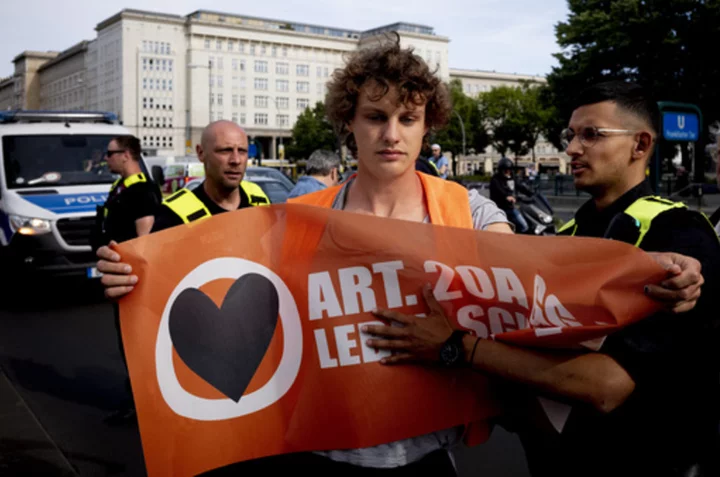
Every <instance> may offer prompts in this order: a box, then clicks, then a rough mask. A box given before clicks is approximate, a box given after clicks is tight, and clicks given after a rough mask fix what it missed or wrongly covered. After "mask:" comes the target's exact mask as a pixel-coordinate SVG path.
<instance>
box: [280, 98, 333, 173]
mask: <svg viewBox="0 0 720 477" xmlns="http://www.w3.org/2000/svg"><path fill="white" fill-rule="evenodd" d="M316 149H329V150H331V151H336V150H337V149H338V141H337V138H336V136H335V133H334V131H333V128H332V126H331V125H330V122H329V121H328V120H327V117H326V116H325V106H324V105H323V103H322V102H318V103H317V104H315V107H313V108H306V109H305V111H303V112H302V114H300V116H298V119H297V121H296V122H295V125H294V126H293V130H292V143H291V144H290V145H288V147H287V157H288V158H291V159H294V160H298V159H307V158H308V157H309V156H310V154H312V152H313V151H314V150H316Z"/></svg>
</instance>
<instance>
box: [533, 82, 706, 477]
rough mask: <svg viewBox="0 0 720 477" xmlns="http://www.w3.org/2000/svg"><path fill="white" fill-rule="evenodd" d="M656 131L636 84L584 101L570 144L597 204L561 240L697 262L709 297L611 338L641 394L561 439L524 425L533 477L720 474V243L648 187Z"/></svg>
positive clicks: (582, 417) (607, 351)
mask: <svg viewBox="0 0 720 477" xmlns="http://www.w3.org/2000/svg"><path fill="white" fill-rule="evenodd" d="M659 128H660V113H659V111H658V108H657V105H656V103H655V102H653V101H651V100H650V99H649V98H648V97H647V96H646V95H645V93H644V91H643V89H642V88H641V87H639V86H637V85H633V84H629V83H622V82H611V83H603V84H600V85H596V86H593V87H591V88H589V89H587V90H586V91H585V92H583V93H582V94H581V95H580V97H579V100H578V102H577V104H576V109H575V110H574V112H573V114H572V117H571V119H570V124H569V127H568V128H567V129H566V130H564V131H563V133H562V139H563V142H564V146H565V148H566V152H567V154H568V155H569V156H570V157H571V158H572V161H571V163H570V165H571V167H572V174H573V177H574V182H575V187H576V188H578V189H580V190H584V191H586V192H588V193H590V195H591V196H592V198H591V199H590V200H588V201H587V203H585V204H584V205H583V206H582V207H581V208H580V209H579V210H578V212H577V213H576V214H575V217H574V219H573V220H571V221H570V222H568V223H567V224H566V225H565V226H564V227H563V228H562V229H561V230H560V232H559V233H560V234H561V235H577V236H585V237H605V238H608V239H613V240H620V241H624V242H627V243H629V244H631V245H633V246H636V247H640V248H641V249H643V250H645V251H655V252H675V253H679V254H683V255H686V256H690V257H694V258H696V259H697V260H698V261H700V263H701V264H702V274H703V276H704V279H705V283H704V286H703V287H702V291H703V293H702V294H701V296H700V298H699V300H698V302H697V306H696V307H695V308H694V309H692V310H691V311H688V312H685V313H679V314H671V313H668V312H662V313H658V314H656V315H653V316H651V317H648V318H647V319H645V320H642V321H640V322H638V323H636V324H634V325H631V326H629V327H628V328H626V329H624V330H621V331H619V332H617V333H614V334H612V335H610V336H609V337H607V339H606V340H605V341H604V343H603V345H602V347H601V349H600V350H599V351H600V353H602V354H604V355H605V356H607V357H608V359H611V360H614V362H615V363H616V364H617V365H618V366H621V367H622V368H623V369H624V371H625V373H626V381H627V382H626V383H625V384H626V385H628V386H629V389H632V392H631V393H630V394H629V396H628V397H627V399H626V400H625V402H624V403H623V404H622V405H620V406H619V407H618V408H616V409H614V410H612V411H610V412H608V413H603V412H599V411H597V410H594V409H590V408H588V407H584V406H580V405H575V406H573V407H572V411H571V412H570V414H569V417H568V419H567V422H566V424H565V426H564V428H563V430H562V432H555V431H552V432H540V431H538V430H537V428H533V429H530V428H525V429H523V430H522V431H521V432H520V435H521V439H522V441H523V444H524V446H525V449H526V453H527V457H528V464H529V466H530V469H531V472H532V474H533V476H545V475H552V476H554V477H561V476H570V475H583V476H610V475H613V476H620V475H622V476H630V475H633V476H635V475H637V476H639V475H647V476H653V477H665V476H667V477H699V476H705V475H720V473H717V472H718V469H717V468H716V467H714V465H715V463H714V462H713V461H714V459H717V458H718V455H719V453H718V449H717V448H714V447H713V446H714V445H715V444H714V443H716V442H717V441H716V438H717V434H718V421H719V419H718V413H720V386H719V384H718V381H719V380H718V377H719V374H720V372H719V368H718V362H719V360H718V353H717V350H718V347H719V345H720V342H719V341H718V333H717V330H718V328H719V327H720V324H719V322H720V314H719V313H718V298H717V296H718V293H717V292H718V290H720V280H719V279H718V273H719V272H720V244H719V243H718V238H717V236H716V235H715V234H714V231H713V228H712V227H711V226H710V223H709V221H708V220H707V218H706V217H705V216H704V215H702V214H701V213H698V212H694V211H691V210H688V208H687V207H686V206H685V205H684V204H682V203H677V202H671V201H669V200H666V199H662V198H660V197H657V196H655V195H654V193H653V191H652V189H651V187H650V185H649V183H648V182H647V180H646V176H645V169H646V167H647V164H648V161H649V160H650V158H651V157H652V152H653V148H654V147H655V143H656V140H657V136H658V133H659ZM699 292H700V290H699V287H698V290H697V291H696V293H699ZM676 311H677V310H676Z"/></svg>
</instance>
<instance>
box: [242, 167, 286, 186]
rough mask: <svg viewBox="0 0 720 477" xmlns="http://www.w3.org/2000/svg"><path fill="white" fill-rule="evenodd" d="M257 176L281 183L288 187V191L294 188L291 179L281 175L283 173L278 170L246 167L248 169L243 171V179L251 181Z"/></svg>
mask: <svg viewBox="0 0 720 477" xmlns="http://www.w3.org/2000/svg"><path fill="white" fill-rule="evenodd" d="M257 176H263V177H270V178H272V179H275V180H277V181H280V182H283V183H284V184H285V185H287V186H288V187H290V190H292V188H293V187H295V183H294V182H293V181H292V179H290V178H289V177H288V176H286V175H285V174H283V172H282V171H281V170H279V169H276V168H274V167H263V166H248V168H247V169H246V170H245V177H247V179H248V180H249V181H251V180H253V179H251V177H257Z"/></svg>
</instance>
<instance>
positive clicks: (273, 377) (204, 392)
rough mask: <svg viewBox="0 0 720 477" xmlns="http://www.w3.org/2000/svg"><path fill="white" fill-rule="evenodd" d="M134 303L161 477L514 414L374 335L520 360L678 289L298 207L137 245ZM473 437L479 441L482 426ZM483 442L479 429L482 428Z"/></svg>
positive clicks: (620, 248) (561, 250) (148, 441)
mask: <svg viewBox="0 0 720 477" xmlns="http://www.w3.org/2000/svg"><path fill="white" fill-rule="evenodd" d="M117 250H118V251H119V253H120V254H121V256H122V257H123V261H125V262H127V263H130V264H131V265H132V267H133V271H134V273H135V274H137V275H138V276H139V278H140V280H139V284H138V285H137V286H136V289H135V290H134V291H133V292H132V293H131V294H130V295H128V296H127V297H126V298H124V299H123V300H122V301H121V303H120V315H121V324H122V333H123V341H124V343H125V350H126V354H127V360H128V366H129V370H130V377H131V382H132V388H133V394H134V398H135V403H136V408H137V412H138V418H139V424H140V433H141V437H142V441H143V448H144V453H145V458H146V464H147V471H148V475H150V476H151V477H153V476H166V475H175V476H186V475H187V476H191V475H197V474H199V473H202V472H205V471H208V470H211V469H214V468H218V467H221V466H225V465H228V464H231V463H234V462H240V461H245V460H249V459H255V458H260V457H264V456H270V455H278V454H285V453H291V452H300V451H315V450H331V449H332V450H334V449H348V448H359V447H369V446H374V445H378V444H382V443H387V442H392V441H395V440H399V439H404V438H408V437H412V436H418V435H422V434H427V433H429V432H433V431H437V430H441V429H446V428H450V427H453V426H457V425H470V424H472V423H475V424H474V425H480V424H482V423H483V422H484V421H486V420H487V419H488V418H490V417H492V416H496V415H498V413H500V412H502V406H501V404H502V403H500V402H498V400H497V399H496V398H495V395H494V394H493V389H492V386H491V385H490V383H489V380H488V379H487V378H486V377H485V376H483V375H482V374H480V373H477V372H474V371H471V370H466V369H461V370H445V369H440V368H439V367H432V366H415V365H407V366H392V367H391V366H384V365H382V364H380V363H379V362H378V361H379V360H380V359H381V358H382V357H383V356H384V354H383V352H376V351H375V350H374V349H371V348H369V347H367V346H366V345H365V341H366V339H367V338H368V336H364V334H363V333H361V332H360V326H362V324H366V323H371V322H378V319H377V318H376V317H375V316H374V315H372V314H371V313H370V312H371V311H372V310H373V309H375V308H378V307H382V308H389V309H394V310H398V311H401V312H405V313H413V314H422V313H425V312H426V311H427V310H426V307H425V303H424V301H423V298H422V293H421V290H422V286H423V285H424V284H426V283H431V284H432V286H433V288H434V293H435V296H436V297H437V298H438V300H440V302H441V303H442V304H443V306H444V308H445V309H446V311H447V312H448V316H449V317H450V319H451V320H452V322H453V324H454V326H457V327H460V328H464V329H467V330H469V331H471V332H472V333H473V334H475V335H476V336H479V337H483V338H491V339H496V340H502V341H504V342H507V343H511V344H516V345H520V346H533V347H581V345H582V344H586V345H587V344H588V343H592V340H596V339H598V338H601V337H603V336H605V335H607V334H608V333H611V332H613V331H615V330H616V329H618V328H619V327H622V326H626V325H627V324H629V323H632V322H634V321H636V320H639V319H642V318H643V317H646V316H648V315H649V314H651V313H652V312H654V311H656V310H657V309H658V305H657V304H655V303H654V302H652V301H651V300H649V299H648V298H647V297H646V296H645V295H644V293H643V287H644V286H645V285H646V284H648V283H657V282H659V281H661V280H662V279H663V278H664V276H665V273H664V271H663V270H662V269H661V267H660V266H658V265H657V264H656V263H655V262H654V261H653V260H652V259H651V258H650V257H649V256H648V255H647V254H645V253H644V252H642V251H640V250H638V249H636V248H634V247H631V246H629V245H626V244H623V243H617V242H613V241H609V240H601V239H589V238H579V237H529V236H519V235H518V236H513V235H506V234H497V233H492V232H479V231H473V230H466V229H460V228H453V227H443V226H434V225H430V224H423V223H414V222H407V221H400V220H392V219H385V218H379V217H373V216H365V215H360V214H352V213H347V212H340V211H333V210H328V209H323V208H318V207H312V206H306V205H296V204H286V205H277V206H272V207H253V208H248V209H243V210H239V211H236V212H230V213H226V214H222V215H219V216H215V217H212V218H210V219H206V220H203V221H199V222H196V223H191V224H188V225H184V226H179V227H175V228H172V229H169V230H166V231H163V232H159V233H155V234H152V235H150V236H146V237H142V238H139V239H136V240H132V241H129V242H125V243H123V244H121V245H120V246H118V248H117ZM470 428H472V426H470ZM480 428H482V426H480Z"/></svg>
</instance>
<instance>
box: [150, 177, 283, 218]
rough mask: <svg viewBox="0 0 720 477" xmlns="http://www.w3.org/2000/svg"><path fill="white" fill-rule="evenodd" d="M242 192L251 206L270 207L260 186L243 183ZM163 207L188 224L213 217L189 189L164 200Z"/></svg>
mask: <svg viewBox="0 0 720 477" xmlns="http://www.w3.org/2000/svg"><path fill="white" fill-rule="evenodd" d="M240 190H241V191H242V193H244V194H245V196H246V197H247V199H248V202H249V203H250V205H252V206H263V205H270V199H268V196H267V195H265V192H263V190H262V189H261V188H260V186H259V185H257V184H255V183H253V182H249V181H242V182H241V183H240ZM163 205H166V206H167V207H168V208H169V209H170V210H172V211H173V212H174V213H175V214H176V215H177V216H178V217H180V218H181V219H182V221H183V223H186V224H187V223H190V222H194V221H196V220H200V219H205V218H208V217H210V216H211V215H212V214H211V213H210V211H209V210H208V208H207V207H205V204H203V202H202V201H201V200H200V199H198V197H197V196H196V195H195V194H194V193H193V192H192V191H191V190H189V189H180V190H179V191H177V192H175V193H174V194H172V195H171V196H169V197H167V198H166V199H165V200H163Z"/></svg>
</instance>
